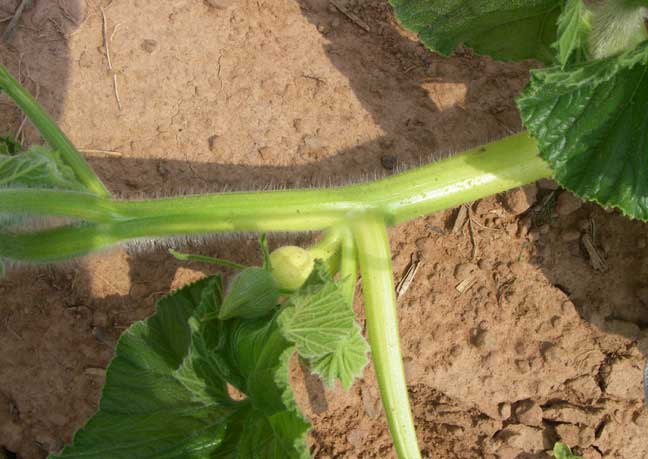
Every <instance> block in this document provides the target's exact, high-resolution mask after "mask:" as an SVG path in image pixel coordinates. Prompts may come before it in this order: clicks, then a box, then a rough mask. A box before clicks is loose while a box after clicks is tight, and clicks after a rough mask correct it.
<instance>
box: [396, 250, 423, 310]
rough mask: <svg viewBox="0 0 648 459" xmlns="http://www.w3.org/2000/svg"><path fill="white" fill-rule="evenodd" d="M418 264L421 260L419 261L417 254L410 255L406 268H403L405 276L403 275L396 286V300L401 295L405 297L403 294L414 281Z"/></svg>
mask: <svg viewBox="0 0 648 459" xmlns="http://www.w3.org/2000/svg"><path fill="white" fill-rule="evenodd" d="M420 263H421V260H420V259H419V255H418V253H416V252H414V253H412V256H411V259H410V262H409V264H408V265H407V268H405V274H403V277H402V278H401V280H400V281H398V284H397V285H396V298H397V299H400V298H401V297H402V296H403V295H405V293H406V292H407V290H408V289H409V287H410V285H411V284H412V281H413V280H414V277H415V276H416V272H417V271H418V268H419V265H420Z"/></svg>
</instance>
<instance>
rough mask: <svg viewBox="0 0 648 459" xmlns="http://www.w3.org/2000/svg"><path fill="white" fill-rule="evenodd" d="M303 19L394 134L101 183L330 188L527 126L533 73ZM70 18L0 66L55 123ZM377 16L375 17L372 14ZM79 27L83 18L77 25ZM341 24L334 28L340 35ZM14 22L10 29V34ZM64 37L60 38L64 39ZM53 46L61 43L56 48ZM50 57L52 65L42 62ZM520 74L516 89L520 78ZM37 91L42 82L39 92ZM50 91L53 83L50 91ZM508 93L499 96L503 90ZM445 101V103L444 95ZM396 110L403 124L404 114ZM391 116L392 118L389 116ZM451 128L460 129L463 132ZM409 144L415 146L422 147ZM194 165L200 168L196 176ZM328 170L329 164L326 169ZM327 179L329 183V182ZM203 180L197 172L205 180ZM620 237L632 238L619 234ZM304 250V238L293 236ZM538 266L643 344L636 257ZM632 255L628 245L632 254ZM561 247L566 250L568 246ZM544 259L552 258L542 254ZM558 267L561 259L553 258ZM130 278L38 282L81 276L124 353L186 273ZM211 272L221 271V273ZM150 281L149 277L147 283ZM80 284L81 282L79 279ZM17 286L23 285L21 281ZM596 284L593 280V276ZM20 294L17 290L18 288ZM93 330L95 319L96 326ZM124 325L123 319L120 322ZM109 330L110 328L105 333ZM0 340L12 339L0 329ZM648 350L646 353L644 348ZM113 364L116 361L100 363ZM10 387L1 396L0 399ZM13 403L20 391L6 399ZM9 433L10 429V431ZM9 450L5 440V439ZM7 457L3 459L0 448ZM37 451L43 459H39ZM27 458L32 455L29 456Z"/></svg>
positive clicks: (39, 7) (169, 265) (45, 28)
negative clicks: (93, 287) (598, 267)
mask: <svg viewBox="0 0 648 459" xmlns="http://www.w3.org/2000/svg"><path fill="white" fill-rule="evenodd" d="M17 3H18V2H16V1H5V0H3V1H0V19H2V17H4V16H5V15H6V16H8V15H10V14H12V12H13V11H15V7H16V6H17ZM298 3H299V5H300V7H301V10H302V12H303V14H304V16H305V17H306V18H307V19H308V21H310V22H311V23H312V24H313V25H314V26H316V27H318V29H319V30H320V31H322V33H323V34H324V35H325V37H326V38H327V40H328V43H327V44H326V45H325V51H326V53H327V55H328V56H329V58H330V60H331V62H332V63H333V64H334V65H335V66H336V68H337V69H338V70H339V71H340V72H341V73H342V74H344V75H345V76H346V77H347V78H348V79H349V81H350V83H351V85H352V87H353V89H354V92H355V95H356V97H357V98H358V99H359V100H360V101H361V103H362V105H363V107H364V108H365V109H366V110H367V111H368V112H369V113H370V114H371V116H372V118H373V120H374V121H375V122H376V123H377V124H378V125H379V126H380V127H381V128H382V130H383V131H384V133H385V134H384V136H383V137H381V138H379V139H377V140H375V141H372V142H369V143H365V144H362V145H358V146H357V147H354V148H351V149H349V150H345V151H340V152H338V153H337V154H336V155H335V156H333V157H330V158H328V159H325V160H324V161H322V162H320V163H318V164H309V165H306V166H297V167H290V168H279V167H249V166H231V165H222V164H199V165H198V164H192V163H189V162H185V161H173V160H162V159H160V160H142V159H130V158H97V157H94V158H90V162H91V164H92V166H93V167H94V168H95V169H96V170H97V172H98V174H99V175H100V176H102V175H103V174H102V171H105V170H111V171H112V178H111V182H110V186H111V188H112V189H113V190H114V191H116V192H117V193H119V194H121V195H124V196H139V195H142V194H144V195H156V194H162V195H171V194H173V193H174V192H176V191H177V190H173V189H168V186H167V182H166V180H165V177H167V176H174V177H175V178H176V180H175V182H183V181H185V180H183V179H186V182H187V183H196V181H198V182H199V183H200V186H199V188H204V189H206V190H212V191H218V190H220V189H222V188H224V187H229V188H230V189H231V188H237V187H240V186H241V185H240V184H241V183H249V184H253V183H269V182H270V181H272V182H273V183H278V184H285V185H286V186H293V185H294V184H295V182H294V177H295V176H298V177H299V178H300V179H299V180H300V182H302V183H323V182H325V181H326V180H328V177H330V176H337V177H347V176H348V175H349V171H350V170H354V165H355V164H357V162H358V161H357V159H358V158H363V159H362V161H361V163H363V164H373V166H372V170H363V171H359V172H360V173H362V174H363V175H367V174H374V173H376V174H381V175H382V174H389V173H391V169H393V166H394V164H395V163H399V162H401V163H406V164H412V163H417V162H419V161H427V160H428V159H429V152H430V151H438V150H439V149H444V150H450V151H453V150H457V149H460V148H462V147H466V146H468V145H455V144H453V136H452V132H447V131H448V129H447V125H448V120H454V119H461V120H463V121H462V124H461V126H462V129H464V131H465V132H464V134H466V135H464V136H463V138H464V139H468V141H469V143H471V144H477V143H479V142H480V141H482V140H483V139H482V138H481V134H480V132H481V130H482V129H483V126H482V127H481V128H482V129H476V128H475V129H474V134H471V130H472V129H473V128H474V127H475V126H476V124H478V123H481V122H482V120H483V119H484V118H482V117H480V116H479V115H480V113H483V112H488V114H489V117H488V119H490V120H492V121H491V122H492V123H493V125H492V126H488V131H489V132H491V133H492V135H493V137H501V136H503V135H506V134H508V133H511V132H514V131H516V130H518V129H519V120H518V118H517V114H516V112H515V110H512V105H513V102H512V99H513V96H514V95H515V94H516V93H517V92H518V91H519V90H520V88H521V87H522V85H523V84H524V77H523V76H520V75H522V73H523V70H524V68H523V66H520V65H513V64H510V65H509V64H506V65H502V66H498V67H495V66H493V65H492V64H490V63H489V62H488V61H487V60H478V59H475V58H474V57H472V56H471V55H470V54H469V53H463V54H461V53H460V54H459V55H458V56H455V57H454V58H452V59H450V60H448V59H443V58H440V57H438V56H435V55H432V54H430V53H428V52H427V51H426V50H424V49H423V48H422V47H421V46H420V45H419V44H417V43H416V42H414V41H413V40H411V39H409V38H407V37H405V36H404V35H403V34H402V33H401V32H400V31H399V30H398V29H397V27H396V26H395V25H394V24H393V23H392V22H390V20H389V19H388V17H389V16H388V14H386V11H387V8H388V6H387V5H385V10H384V11H383V10H376V11H373V12H369V16H368V17H367V18H364V16H363V18H364V20H365V21H368V22H367V23H366V24H365V25H367V27H368V28H369V29H370V30H371V32H366V31H364V30H361V31H359V30H358V28H360V29H362V28H363V27H362V24H357V23H352V22H350V21H349V20H348V18H347V17H345V16H344V15H341V14H340V12H339V11H336V10H335V9H331V7H330V6H329V2H328V1H324V0H298ZM65 4H66V5H67V8H68V10H67V11H63V10H61V9H60V8H59V7H58V6H56V4H55V2H36V6H35V7H34V8H32V9H31V10H29V11H28V12H27V13H26V14H25V16H24V18H23V24H24V25H23V27H32V28H34V29H37V30H39V31H40V32H39V34H37V36H38V37H40V38H38V39H36V40H35V41H31V42H28V41H26V40H25V39H24V37H23V36H22V34H21V33H20V30H18V33H17V34H16V37H14V39H13V41H12V42H11V44H10V45H2V46H0V59H1V61H2V63H3V64H5V65H6V66H7V67H9V69H10V71H12V72H13V74H14V75H19V76H20V77H21V80H22V81H23V84H24V85H25V86H27V88H28V89H29V90H30V91H31V92H32V93H34V94H36V95H38V98H39V101H40V102H41V103H43V105H44V106H46V107H47V109H48V110H49V112H50V113H51V114H52V115H53V116H54V118H55V119H56V118H57V117H58V116H59V114H60V112H61V109H62V108H61V105H60V104H59V103H58V102H60V101H61V97H60V95H61V94H64V92H65V86H66V77H65V75H66V71H67V65H68V62H67V48H66V42H65V40H64V39H62V38H63V37H65V36H66V34H69V33H71V32H72V31H73V30H74V25H75V24H74V21H73V19H74V18H82V17H83V14H85V13H84V11H83V8H81V7H80V6H79V4H78V3H77V2H70V1H68V2H66V3H65ZM372 14H374V16H372ZM79 20H80V19H79ZM331 24H334V25H335V30H330V29H331ZM5 26H6V24H5V23H3V24H0V33H2V32H3V30H4V27H5ZM61 34H62V35H61ZM55 38H58V39H57V40H55ZM45 55H47V56H48V59H46V60H45V61H43V59H42V56H45ZM412 57H414V58H415V59H416V62H418V64H417V66H416V67H414V68H404V67H403V62H411V60H412ZM467 66H471V67H473V68H474V67H475V66H479V67H483V72H484V77H483V78H482V79H479V80H476V81H474V80H473V81H471V80H469V79H468V76H467V73H462V69H463V68H466V67H467ZM512 76H513V83H512V82H511V77H512ZM500 80H501V82H502V83H501V85H508V87H507V90H508V91H509V92H510V96H511V97H510V100H511V102H510V105H508V106H504V107H503V106H501V105H498V104H499V103H498V104H495V103H491V101H490V100H489V99H488V97H484V87H486V86H489V85H490V86H489V87H492V86H495V87H498V88H499V86H501V85H500V83H499V82H500ZM37 82H40V83H41V84H40V86H39V84H38V83H37ZM44 82H46V83H44ZM429 82H447V83H456V84H463V85H464V86H465V91H466V92H465V104H463V105H462V106H454V107H443V106H440V105H442V104H443V97H442V95H440V96H439V95H436V96H435V97H431V94H430V93H429V90H428V89H426V83H429ZM499 89H500V90H501V88H499ZM437 96H438V97H437ZM0 106H1V107H2V110H1V111H0V126H20V125H21V119H22V116H21V114H20V112H19V111H18V110H17V109H15V108H9V105H8V102H7V101H6V99H0ZM394 111H396V112H397V113H398V114H399V115H398V116H394ZM387 112H389V113H390V116H389V117H386V116H385V113H387ZM453 125H455V126H456V125H457V124H456V123H453ZM22 135H24V136H25V141H26V142H27V143H29V142H30V141H33V140H34V139H35V133H34V132H33V130H32V129H31V128H30V127H26V128H25V127H24V128H23V129H22ZM411 139H416V142H412V141H411ZM421 144H425V145H427V148H428V150H426V151H421V149H420V147H419V145H421ZM194 166H196V167H194ZM323 166H324V167H323ZM321 170H326V176H322V175H321V172H320V171H321ZM197 171H199V172H197ZM587 209H588V210H585V209H583V210H581V211H579V212H580V213H579V214H577V215H576V216H573V217H570V218H573V219H574V224H575V225H577V224H578V221H580V220H582V219H586V218H590V217H591V218H593V219H594V220H596V221H598V222H600V225H599V226H600V227H601V230H602V233H601V234H604V235H608V236H609V237H612V235H611V234H610V232H612V231H615V232H616V233H615V234H614V236H613V237H614V238H618V239H623V238H627V239H632V238H637V237H638V235H639V234H641V233H642V232H645V226H643V225H642V224H640V223H636V222H632V223H627V224H619V223H618V220H619V218H620V217H614V222H612V220H613V219H612V218H610V216H609V215H608V214H605V213H604V212H603V211H600V210H597V209H593V208H591V207H589V206H588V208H587ZM618 231H622V233H621V234H619V233H618ZM299 238H300V240H301V242H305V241H307V240H309V236H300V237H299ZM293 241H294V239H293ZM536 247H537V249H538V250H537V252H538V254H539V255H538V257H540V258H536V259H535V260H534V261H535V262H536V263H537V264H538V265H539V266H540V267H542V269H543V271H544V272H545V275H546V277H547V279H548V280H549V282H551V283H552V284H554V285H555V286H556V287H557V288H560V289H561V290H563V291H564V292H565V294H566V295H568V296H569V298H571V299H572V300H573V302H574V303H575V304H576V306H577V309H578V311H579V313H580V315H581V316H582V318H583V319H585V320H588V321H591V322H592V323H593V324H594V325H595V326H597V327H599V328H601V330H603V331H606V332H610V333H617V334H620V335H622V336H625V337H628V338H633V339H634V338H636V336H634V335H635V334H636V333H638V331H639V330H640V329H642V328H645V327H648V308H646V304H645V303H642V301H648V298H647V297H648V295H645V296H646V297H642V296H641V292H643V290H642V285H643V284H642V276H643V275H644V274H646V273H645V271H646V268H645V267H643V266H642V265H641V262H640V261H638V260H639V259H638V258H636V257H635V258H633V260H635V261H632V263H631V265H618V264H616V265H615V266H621V268H619V269H621V272H616V273H611V272H609V271H608V272H607V273H605V274H604V273H600V272H594V271H592V270H591V269H590V268H589V266H588V262H587V259H586V257H585V255H584V254H583V252H582V248H581V246H580V245H579V244H578V243H576V244H574V243H571V244H569V245H565V247H564V250H565V251H566V252H565V253H569V254H571V256H572V258H573V257H576V258H577V261H573V260H572V261H569V262H567V261H565V263H562V262H561V260H560V259H558V260H557V262H555V263H553V264H551V266H544V265H543V262H542V257H543V256H544V257H545V258H546V251H547V250H548V249H551V248H550V247H549V246H548V245H547V243H545V242H542V241H540V242H538V243H536ZM623 247H625V246H623ZM185 249H187V250H193V251H200V252H201V253H204V254H207V255H209V254H212V255H218V256H219V257H222V258H230V259H233V260H236V261H239V262H244V263H251V262H255V261H257V258H256V256H257V249H256V242H255V240H254V239H253V238H247V237H245V238H241V239H237V238H229V239H228V238H223V239H221V240H216V241H215V242H210V243H208V244H207V245H206V246H205V245H203V246H201V247H199V248H191V247H189V248H186V247H185ZM561 250H562V249H561ZM543 251H544V252H545V255H543V254H542V252H543ZM554 259H555V257H554ZM128 265H129V266H128V270H129V275H130V281H131V285H133V286H134V288H137V290H138V291H137V292H134V291H132V292H131V294H129V295H125V296H109V297H106V298H93V299H91V300H90V302H89V304H88V297H87V295H90V293H89V289H88V287H87V286H89V285H90V284H91V279H90V277H89V275H88V274H87V273H86V272H85V271H83V270H81V269H80V268H79V266H78V265H76V264H75V265H72V266H63V267H62V269H55V270H49V269H45V270H43V271H42V272H41V273H40V274H39V276H42V277H44V278H46V279H47V281H48V282H49V283H50V285H51V286H52V288H58V287H57V286H58V285H61V284H64V283H66V282H67V283H69V282H70V278H73V284H74V287H72V290H73V292H72V294H71V295H70V294H68V297H69V299H68V301H69V307H73V308H76V307H83V306H84V307H86V308H89V309H90V314H92V312H93V311H104V312H107V311H120V314H121V315H122V317H123V320H124V322H123V323H116V324H113V325H115V327H113V326H111V325H110V324H103V325H97V324H93V325H92V326H93V328H92V330H93V333H94V334H95V336H97V338H98V339H99V340H100V341H102V342H104V343H107V344H108V346H110V345H113V344H114V340H115V339H116V337H117V336H118V333H119V332H120V331H121V329H119V326H120V325H123V326H126V325H128V323H129V322H130V321H132V320H135V319H141V318H144V317H145V316H146V315H147V314H148V313H150V311H151V307H152V304H153V302H154V300H155V299H156V298H157V297H159V296H160V295H161V294H163V293H164V292H167V291H168V290H169V289H170V288H171V284H172V282H173V280H174V277H175V276H176V272H177V270H178V268H179V267H180V266H187V264H183V263H179V262H176V261H175V260H173V259H172V258H171V257H170V256H168V255H167V254H166V252H165V251H160V250H158V251H154V252H150V253H137V252H134V253H132V254H130V255H129V257H128ZM189 266H191V268H192V269H204V268H205V267H204V266H200V265H194V264H192V265H189ZM211 272H213V271H211ZM143 273H145V274H143ZM70 276H71V277H70ZM592 276H593V277H594V278H596V279H598V281H599V282H600V288H599V289H597V291H595V292H592V291H587V290H583V288H582V287H581V286H587V285H591V282H590V281H583V278H584V277H587V278H591V277H592ZM12 277H14V276H13V275H12ZM15 277H16V278H15V279H14V280H12V279H10V281H11V282H14V283H15V282H20V281H21V280H22V281H26V280H27V278H26V277H24V273H16V275H15ZM612 277H613V278H614V279H615V281H614V285H615V286H617V287H618V288H622V289H623V292H622V293H621V294H619V292H616V294H615V296H614V303H606V302H605V298H606V296H605V294H606V291H605V290H606V286H605V284H606V282H608V280H607V279H610V278H612ZM589 280H591V279H589ZM10 291H11V289H10ZM90 322H91V321H90ZM115 322H119V319H115ZM102 327H103V328H105V329H103V328H102ZM0 333H7V332H6V331H5V330H4V329H3V328H0ZM643 351H644V352H646V350H645V349H644V350H643ZM101 363H103V364H105V363H107V362H101ZM309 387H310V389H309V396H310V398H311V400H314V399H318V400H319V399H321V397H320V396H319V395H318V391H321V390H322V387H321V385H318V384H311V385H310V386H309ZM1 390H2V389H1V388H0V395H2V393H1ZM5 396H6V397H9V398H10V396H11V394H5ZM0 434H2V431H1V430H0ZM0 446H2V436H1V435H0ZM57 446H60V445H57V444H49V445H43V447H44V448H45V449H49V450H52V449H55V448H56V447H57ZM0 451H2V450H1V449H0ZM24 454H27V453H24ZM31 454H35V453H33V452H32V453H31ZM25 457H27V456H25Z"/></svg>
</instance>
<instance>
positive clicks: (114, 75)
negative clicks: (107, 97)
mask: <svg viewBox="0 0 648 459" xmlns="http://www.w3.org/2000/svg"><path fill="white" fill-rule="evenodd" d="M113 90H114V91H115V99H116V100H117V108H119V111H121V110H122V104H121V99H120V98H119V87H118V86H117V74H116V73H113Z"/></svg>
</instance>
